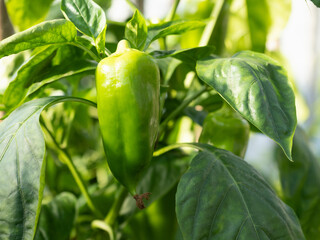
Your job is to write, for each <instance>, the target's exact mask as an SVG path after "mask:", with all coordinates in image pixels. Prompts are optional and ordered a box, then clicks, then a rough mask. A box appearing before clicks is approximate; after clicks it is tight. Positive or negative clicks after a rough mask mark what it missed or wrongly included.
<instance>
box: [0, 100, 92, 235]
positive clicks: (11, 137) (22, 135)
mask: <svg viewBox="0 0 320 240" xmlns="http://www.w3.org/2000/svg"><path fill="white" fill-rule="evenodd" d="M68 100H72V101H81V102H86V103H90V104H91V102H89V101H87V100H84V99H78V98H72V97H48V98H42V99H36V100H34V101H31V102H27V103H25V104H23V105H22V106H21V107H19V108H18V109H16V110H15V111H13V112H12V113H11V114H10V115H9V117H8V118H6V119H5V120H4V121H3V122H1V124H0V193H1V194H0V223H1V224H0V238H1V239H8V240H11V239H12V240H14V239H23V240H24V239H26V240H27V239H28V240H29V239H33V237H34V234H35V232H36V227H37V222H38V218H39V213H40V206H41V200H42V193H43V187H44V177H45V176H44V174H45V165H46V164H45V162H44V161H43V160H44V155H45V142H44V138H43V133H42V130H41V127H40V124H39V117H40V113H41V112H42V110H43V109H44V108H46V107H49V106H50V105H52V104H55V103H58V102H61V101H68Z"/></svg>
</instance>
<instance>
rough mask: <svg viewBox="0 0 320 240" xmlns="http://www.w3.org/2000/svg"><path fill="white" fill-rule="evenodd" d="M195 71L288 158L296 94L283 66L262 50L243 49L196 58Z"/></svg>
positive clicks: (294, 125) (289, 155)
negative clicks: (230, 55)
mask: <svg viewBox="0 0 320 240" xmlns="http://www.w3.org/2000/svg"><path fill="white" fill-rule="evenodd" d="M196 70H197V74H198V76H199V78H200V79H201V80H203V81H204V82H205V83H207V84H208V85H210V86H211V87H213V88H214V89H215V90H216V91H217V92H218V93H219V94H220V95H221V96H222V97H223V98H224V99H225V100H226V101H227V102H228V103H229V104H230V105H231V106H232V107H233V108H234V109H235V110H237V111H238V112H239V113H240V114H241V115H242V116H243V117H244V118H245V119H247V120H248V121H249V122H251V123H252V124H253V125H254V126H255V127H257V128H258V129H259V130H261V132H263V133H264V134H265V135H267V136H268V137H270V138H272V139H273V140H275V141H276V142H277V143H278V144H279V145H280V146H281V147H282V149H283V150H284V152H285V153H286V155H287V156H288V157H289V159H291V147H292V138H293V134H294V131H295V128H296V124H297V119H296V108H295V97H294V93H293V90H292V87H291V85H290V84H289V81H288V78H287V76H286V72H285V70H284V69H283V68H282V67H281V66H279V65H278V64H277V63H276V62H275V61H274V60H272V59H271V58H269V57H267V56H266V55H264V54H260V53H255V52H250V51H243V52H239V53H237V54H235V55H234V56H232V57H231V58H221V59H208V60H201V61H198V62H197V67H196Z"/></svg>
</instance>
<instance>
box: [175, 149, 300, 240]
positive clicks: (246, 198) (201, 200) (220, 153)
mask: <svg viewBox="0 0 320 240" xmlns="http://www.w3.org/2000/svg"><path fill="white" fill-rule="evenodd" d="M176 212H177V218H178V223H179V226H180V229H181V232H182V235H183V238H184V240H189V239H193V240H198V239H199V240H200V239H208V240H211V239H214V240H216V239H223V240H224V239H244V240H247V239H250V240H254V239H257V240H258V239H259V240H260V239H274V240H276V239H288V240H291V239H299V240H302V239H304V236H303V233H302V230H301V227H300V225H299V221H298V219H297V217H296V216H295V214H294V212H293V211H292V209H291V208H289V207H288V206H286V205H285V204H284V203H283V202H282V201H281V200H280V199H279V198H278V197H277V196H276V194H275V193H274V192H273V190H272V188H271V187H270V186H269V185H268V184H267V183H266V181H265V180H264V179H263V178H262V177H261V176H260V175H259V174H258V173H257V172H256V171H255V170H254V169H253V167H251V166H250V165H249V164H247V163H246V162H245V161H243V160H242V159H241V158H238V157H236V156H235V155H233V154H231V153H230V152H228V151H225V150H221V149H216V148H211V151H210V152H209V151H204V152H201V153H199V154H198V155H197V156H196V157H195V158H194V159H193V160H192V163H191V166H190V168H189V170H188V171H187V172H186V173H185V174H184V175H183V176H182V178H181V180H180V183H179V185H178V190H177V194H176Z"/></svg>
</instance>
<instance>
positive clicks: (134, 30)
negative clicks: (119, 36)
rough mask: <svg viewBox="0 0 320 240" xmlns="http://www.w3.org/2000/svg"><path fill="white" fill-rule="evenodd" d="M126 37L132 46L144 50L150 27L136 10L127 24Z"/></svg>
mask: <svg viewBox="0 0 320 240" xmlns="http://www.w3.org/2000/svg"><path fill="white" fill-rule="evenodd" d="M124 36H125V38H126V39H127V40H128V41H129V42H130V43H131V47H133V48H136V49H139V50H142V49H143V47H144V44H145V43H146V40H147V36H148V28H147V24H146V21H145V19H144V17H143V16H142V15H141V13H140V12H139V11H138V10H136V11H135V12H134V14H133V16H132V18H131V19H130V21H129V22H128V23H127V24H126V28H125V35H124Z"/></svg>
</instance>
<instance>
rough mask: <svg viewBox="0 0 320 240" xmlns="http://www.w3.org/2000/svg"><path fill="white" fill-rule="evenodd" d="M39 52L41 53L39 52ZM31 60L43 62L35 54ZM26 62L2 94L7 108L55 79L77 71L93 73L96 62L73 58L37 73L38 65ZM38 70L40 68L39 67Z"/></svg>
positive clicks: (68, 75) (20, 101)
mask: <svg viewBox="0 0 320 240" xmlns="http://www.w3.org/2000/svg"><path fill="white" fill-rule="evenodd" d="M40 54H41V53H40ZM35 57H39V58H40V59H37V58H35V59H34V60H32V59H31V61H33V62H36V63H38V61H39V63H40V65H41V64H43V63H44V62H41V57H42V56H37V55H36V56H35ZM29 63H30V61H29V62H27V63H26V64H25V65H23V66H22V67H21V68H20V69H19V71H18V73H17V77H16V78H15V79H14V80H13V81H12V82H11V83H10V84H9V86H8V88H7V89H6V91H5V94H4V104H5V105H6V107H7V108H8V109H12V108H15V107H17V106H18V105H19V104H21V103H22V102H23V101H24V100H25V99H26V97H27V96H29V95H30V94H32V93H34V92H35V91H37V90H38V89H40V88H41V87H42V86H44V85H46V84H48V83H51V82H54V81H57V80H59V79H61V78H65V77H70V76H73V75H76V74H79V73H83V72H87V73H92V74H93V73H94V71H95V69H96V67H97V63H96V62H93V61H89V60H86V59H80V60H75V61H73V62H64V63H63V64H60V65H57V66H53V67H51V68H50V69H48V70H46V71H42V72H41V73H38V68H39V67H40V66H38V65H33V63H32V62H31V64H29ZM40 70H42V69H41V68H40Z"/></svg>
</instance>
